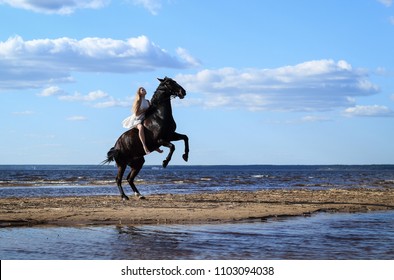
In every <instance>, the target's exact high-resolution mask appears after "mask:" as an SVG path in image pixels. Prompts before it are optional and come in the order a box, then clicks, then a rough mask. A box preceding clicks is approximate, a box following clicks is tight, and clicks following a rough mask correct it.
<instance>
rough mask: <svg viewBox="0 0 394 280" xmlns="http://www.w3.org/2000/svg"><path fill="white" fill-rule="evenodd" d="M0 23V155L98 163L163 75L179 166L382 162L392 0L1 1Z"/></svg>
mask: <svg viewBox="0 0 394 280" xmlns="http://www.w3.org/2000/svg"><path fill="white" fill-rule="evenodd" d="M0 26H2V28H1V32H0V122H1V132H0V133H1V134H0V139H1V140H0V141H1V142H0V144H1V145H0V164H96V163H100V162H101V161H102V160H104V158H105V156H106V152H107V151H108V149H109V148H110V147H112V146H113V144H114V143H115V141H116V139H117V138H118V136H120V135H121V134H122V133H123V132H124V129H123V128H122V126H121V121H122V120H123V119H124V118H126V117H127V116H128V115H129V113H130V107H131V104H132V101H133V98H134V95H135V91H136V89H137V88H138V87H139V86H144V87H145V88H146V89H147V91H148V95H147V97H148V98H150V97H151V96H152V94H153V92H154V90H155V89H156V87H157V85H158V81H157V80H156V78H157V77H164V76H169V77H172V78H174V79H175V80H177V81H178V83H179V84H181V85H182V86H183V87H184V88H185V89H186V91H187V96H186V98H185V99H183V100H179V99H177V100H174V101H173V106H174V108H173V110H174V115H175V119H176V121H177V124H178V129H177V131H178V132H180V133H184V134H187V135H188V136H189V138H190V148H191V152H190V157H189V163H187V164H190V165H200V164H394V149H393V144H392V143H394V84H393V82H392V81H393V78H394V56H393V50H394V40H393V38H394V3H393V1H392V0H363V1H339V0H338V1H337V0H335V1H334V0H332V1H312V0H310V1H302V0H301V1H292V0H275V1H274V0H270V1H268V0H267V1H261V0H247V1H235V0H230V1H229V0H216V1H208V0H207V1H194V0H135V1H133V0H119V1H115V0H112V1H110V0H78V1H77V0H75V1H70V0H67V1H66V0H53V1H33V0H19V1H8V0H0ZM175 144H176V147H177V150H176V151H175V154H174V157H173V161H172V164H183V161H182V159H181V154H182V151H183V147H184V146H183V143H182V142H175ZM165 153H167V151H165ZM164 157H165V155H163V154H162V155H160V154H157V153H152V154H151V155H149V156H148V157H146V164H160V163H161V161H162V160H163V158H164Z"/></svg>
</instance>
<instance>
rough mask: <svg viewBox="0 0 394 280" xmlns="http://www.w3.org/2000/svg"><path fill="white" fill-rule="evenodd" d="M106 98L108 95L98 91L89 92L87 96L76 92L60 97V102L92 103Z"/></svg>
mask: <svg viewBox="0 0 394 280" xmlns="http://www.w3.org/2000/svg"><path fill="white" fill-rule="evenodd" d="M105 97H108V94H107V93H105V92H103V91H101V90H96V91H92V92H89V93H88V94H86V95H83V94H81V93H79V92H76V93H74V94H72V95H62V96H60V97H59V100H64V101H85V102H92V101H96V100H98V99H102V98H105Z"/></svg>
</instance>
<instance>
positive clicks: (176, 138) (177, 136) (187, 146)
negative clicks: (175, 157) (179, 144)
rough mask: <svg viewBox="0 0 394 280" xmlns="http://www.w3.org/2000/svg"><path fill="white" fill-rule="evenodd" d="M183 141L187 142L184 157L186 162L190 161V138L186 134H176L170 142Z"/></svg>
mask: <svg viewBox="0 0 394 280" xmlns="http://www.w3.org/2000/svg"><path fill="white" fill-rule="evenodd" d="M179 140H183V141H184V142H185V153H184V154H183V155H182V158H183V160H184V161H188V159H189V137H187V135H185V134H179V133H176V132H174V133H173V135H172V136H171V139H170V141H179Z"/></svg>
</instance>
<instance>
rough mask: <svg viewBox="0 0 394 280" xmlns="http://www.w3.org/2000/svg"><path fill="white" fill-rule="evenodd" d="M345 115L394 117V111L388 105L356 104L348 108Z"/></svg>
mask: <svg viewBox="0 0 394 280" xmlns="http://www.w3.org/2000/svg"><path fill="white" fill-rule="evenodd" d="M344 115H345V116H348V117H394V111H393V110H391V109H390V108H388V107H386V106H380V105H368V106H362V105H356V106H355V107H350V108H347V109H346V110H345V111H344Z"/></svg>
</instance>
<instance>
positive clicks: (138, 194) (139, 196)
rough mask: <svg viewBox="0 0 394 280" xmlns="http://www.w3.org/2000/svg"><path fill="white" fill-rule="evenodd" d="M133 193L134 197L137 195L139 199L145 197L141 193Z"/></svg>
mask: <svg viewBox="0 0 394 280" xmlns="http://www.w3.org/2000/svg"><path fill="white" fill-rule="evenodd" d="M134 195H135V196H136V197H138V198H139V199H145V197H144V196H143V195H141V194H140V193H134Z"/></svg>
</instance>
